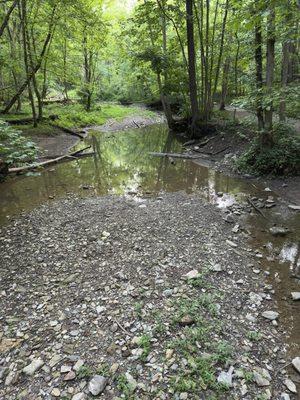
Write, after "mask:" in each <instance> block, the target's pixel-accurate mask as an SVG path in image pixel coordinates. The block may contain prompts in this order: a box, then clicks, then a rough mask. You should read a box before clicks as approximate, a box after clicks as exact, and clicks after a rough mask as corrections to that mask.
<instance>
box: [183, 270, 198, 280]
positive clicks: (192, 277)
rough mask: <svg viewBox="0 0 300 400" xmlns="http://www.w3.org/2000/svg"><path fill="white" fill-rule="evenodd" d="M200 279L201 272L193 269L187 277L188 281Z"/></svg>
mask: <svg viewBox="0 0 300 400" xmlns="http://www.w3.org/2000/svg"><path fill="white" fill-rule="evenodd" d="M199 277H200V274H199V271H197V270H196V269H192V270H191V271H190V272H188V273H187V274H186V275H185V278H186V279H196V278H199Z"/></svg>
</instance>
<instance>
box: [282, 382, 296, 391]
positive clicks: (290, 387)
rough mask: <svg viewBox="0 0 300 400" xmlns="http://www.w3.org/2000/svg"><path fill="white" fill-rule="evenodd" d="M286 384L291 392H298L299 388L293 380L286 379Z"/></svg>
mask: <svg viewBox="0 0 300 400" xmlns="http://www.w3.org/2000/svg"><path fill="white" fill-rule="evenodd" d="M284 384H285V386H286V387H287V388H288V389H289V391H290V392H292V393H297V388H296V385H295V384H294V382H293V381H291V380H290V379H286V380H285V381H284Z"/></svg>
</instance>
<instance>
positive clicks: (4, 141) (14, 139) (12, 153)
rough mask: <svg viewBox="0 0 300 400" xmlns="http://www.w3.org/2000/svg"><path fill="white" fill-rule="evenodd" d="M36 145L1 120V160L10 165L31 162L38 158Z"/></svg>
mask: <svg viewBox="0 0 300 400" xmlns="http://www.w3.org/2000/svg"><path fill="white" fill-rule="evenodd" d="M36 151H37V148H36V146H35V144H34V143H33V142H32V141H30V140H28V139H26V138H25V137H24V136H22V134H21V132H20V131H18V130H15V129H14V128H13V127H11V126H10V125H8V124H7V123H6V122H4V121H2V120H0V158H1V159H3V160H4V162H5V163H7V164H9V165H19V164H22V163H24V162H31V161H33V160H34V159H35V157H36Z"/></svg>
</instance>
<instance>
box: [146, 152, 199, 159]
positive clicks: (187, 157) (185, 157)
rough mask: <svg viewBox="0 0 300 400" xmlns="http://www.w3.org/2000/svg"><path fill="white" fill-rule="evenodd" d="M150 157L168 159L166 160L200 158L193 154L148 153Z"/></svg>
mask: <svg viewBox="0 0 300 400" xmlns="http://www.w3.org/2000/svg"><path fill="white" fill-rule="evenodd" d="M149 155H150V156H153V157H168V158H183V159H195V158H201V156H195V155H193V154H187V153H182V154H181V153H154V152H150V153H149Z"/></svg>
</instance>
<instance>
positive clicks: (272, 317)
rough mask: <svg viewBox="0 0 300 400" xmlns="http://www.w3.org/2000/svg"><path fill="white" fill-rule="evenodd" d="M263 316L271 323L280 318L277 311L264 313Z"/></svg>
mask: <svg viewBox="0 0 300 400" xmlns="http://www.w3.org/2000/svg"><path fill="white" fill-rule="evenodd" d="M261 315H262V316H263V317H264V318H266V319H268V320H270V321H274V320H276V319H277V318H278V317H279V314H278V312H276V311H264V312H263V313H262V314H261Z"/></svg>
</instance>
